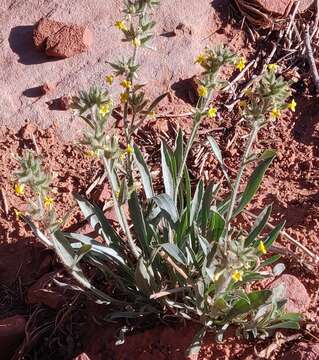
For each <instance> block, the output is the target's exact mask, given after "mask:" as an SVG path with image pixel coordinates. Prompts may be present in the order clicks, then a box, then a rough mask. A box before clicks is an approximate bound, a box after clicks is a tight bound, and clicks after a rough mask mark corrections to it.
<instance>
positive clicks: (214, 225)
mask: <svg viewBox="0 0 319 360" xmlns="http://www.w3.org/2000/svg"><path fill="white" fill-rule="evenodd" d="M210 216H211V219H210V231H209V238H210V240H211V241H218V240H219V238H220V237H221V235H222V233H223V231H224V228H225V220H224V218H223V217H222V216H221V215H220V214H219V213H218V212H217V211H211V213H210Z"/></svg>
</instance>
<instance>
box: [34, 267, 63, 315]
mask: <svg viewBox="0 0 319 360" xmlns="http://www.w3.org/2000/svg"><path fill="white" fill-rule="evenodd" d="M51 276H52V274H50V273H49V274H45V275H44V276H42V277H41V278H40V279H39V280H38V281H37V282H36V283H34V284H33V285H32V286H31V287H30V288H29V290H28V294H27V300H28V303H29V304H32V305H34V304H43V305H46V306H48V307H49V308H50V309H54V310H55V309H59V308H60V307H61V306H63V305H64V304H65V303H66V299H65V297H64V296H63V295H62V294H60V293H58V292H57V291H55V290H54V288H50V287H49V285H50V282H51Z"/></svg>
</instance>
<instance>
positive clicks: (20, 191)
mask: <svg viewBox="0 0 319 360" xmlns="http://www.w3.org/2000/svg"><path fill="white" fill-rule="evenodd" d="M24 188H25V186H24V184H15V185H14V191H15V193H16V195H18V196H21V195H23V194H24Z"/></svg>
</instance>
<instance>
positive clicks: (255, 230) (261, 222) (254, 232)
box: [245, 205, 272, 246]
mask: <svg viewBox="0 0 319 360" xmlns="http://www.w3.org/2000/svg"><path fill="white" fill-rule="evenodd" d="M271 209H272V206H271V205H269V206H267V207H266V208H265V209H264V210H263V211H262V212H261V213H260V214H259V215H258V217H257V219H256V221H255V222H254V225H253V226H252V228H251V230H250V233H249V235H248V236H247V239H246V241H245V246H249V245H250V244H251V243H252V242H254V241H255V239H256V238H257V236H258V235H259V234H260V233H261V231H262V230H263V228H264V227H265V225H266V224H267V222H268V220H269V216H270V214H271Z"/></svg>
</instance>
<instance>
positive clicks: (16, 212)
mask: <svg viewBox="0 0 319 360" xmlns="http://www.w3.org/2000/svg"><path fill="white" fill-rule="evenodd" d="M13 211H14V213H15V216H16V219H17V220H19V219H20V218H21V216H22V215H23V212H22V211H19V210H18V209H13Z"/></svg>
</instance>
